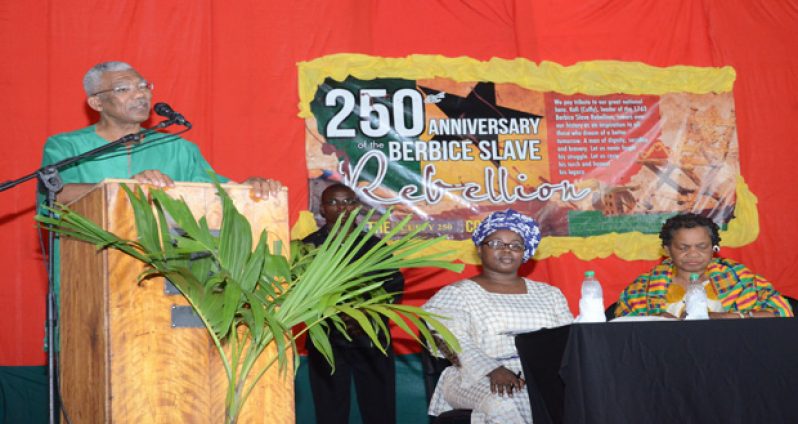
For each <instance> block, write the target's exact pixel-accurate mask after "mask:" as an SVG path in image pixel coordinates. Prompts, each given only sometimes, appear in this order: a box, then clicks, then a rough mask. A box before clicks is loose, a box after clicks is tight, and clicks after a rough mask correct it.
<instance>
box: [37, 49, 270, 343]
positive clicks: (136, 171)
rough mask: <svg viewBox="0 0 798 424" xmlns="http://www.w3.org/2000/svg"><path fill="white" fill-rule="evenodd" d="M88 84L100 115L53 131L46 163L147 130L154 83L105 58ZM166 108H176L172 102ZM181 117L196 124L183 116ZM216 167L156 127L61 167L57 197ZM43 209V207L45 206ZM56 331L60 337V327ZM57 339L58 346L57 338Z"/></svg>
mask: <svg viewBox="0 0 798 424" xmlns="http://www.w3.org/2000/svg"><path fill="white" fill-rule="evenodd" d="M83 88H84V90H85V91H86V96H87V99H86V102H87V103H88V105H89V107H91V108H92V109H93V110H95V111H97V112H98V113H99V114H100V120H99V121H97V123H95V124H94V125H90V126H88V127H86V128H83V129H80V130H77V131H73V132H68V133H63V134H58V135H55V136H52V137H50V138H49V139H48V140H47V142H46V143H45V145H44V155H43V159H42V167H45V166H48V165H51V164H54V163H57V162H59V161H61V160H63V159H67V158H71V157H73V156H77V155H79V154H81V153H84V152H88V151H90V150H92V149H95V148H97V147H100V146H102V145H104V144H105V143H110V142H112V141H115V140H118V139H120V138H122V137H123V136H126V135H128V134H136V133H138V132H139V131H140V130H142V127H141V123H142V122H144V121H146V120H147V119H148V118H149V116H150V108H151V102H152V89H153V84H152V83H151V82H149V81H147V80H145V79H144V78H142V76H141V75H139V73H138V72H136V70H135V69H133V67H131V66H130V65H128V64H127V63H124V62H104V63H100V64H97V65H95V66H94V67H92V68H91V69H89V72H87V73H86V76H85V77H83ZM166 109H168V112H171V113H173V114H174V112H173V111H171V110H169V109H171V108H169V107H168V106H166ZM175 115H177V114H175ZM177 116H179V115H177ZM181 120H182V121H181ZM176 121H178V123H183V124H186V125H187V126H188V125H190V124H188V123H187V122H186V121H185V119H183V117H182V116H179V120H177V119H176ZM211 169H212V168H211V166H210V165H209V164H208V162H207V161H206V160H205V158H204V157H202V154H201V153H200V151H199V148H197V146H196V145H194V143H191V142H189V141H187V140H185V139H183V138H181V137H179V136H176V135H172V134H166V133H151V134H149V135H147V136H146V137H145V138H144V139H142V140H140V141H138V142H135V143H129V144H123V145H120V146H117V148H115V149H112V150H110V151H105V152H103V153H100V154H99V155H98V156H94V157H88V158H85V159H83V160H81V161H79V162H76V163H74V164H72V165H70V166H67V167H65V168H63V169H61V170H60V176H61V180H62V181H63V183H64V184H65V186H64V189H63V190H62V191H61V192H60V193H58V196H57V200H58V201H59V202H60V203H68V202H70V201H72V200H75V199H76V198H78V197H80V196H81V195H82V194H84V193H86V192H88V191H89V190H90V189H91V187H92V186H93V185H94V184H97V183H99V182H100V181H102V180H104V179H106V178H123V179H134V180H136V181H138V182H140V183H144V184H150V185H152V186H155V187H158V188H165V187H171V186H173V185H174V182H175V181H191V182H211V178H210V176H209V175H208V173H207V171H208V170H211ZM219 179H220V181H222V182H227V181H229V180H228V179H227V178H224V177H221V176H220V178H219ZM244 184H246V185H249V186H251V187H252V196H253V197H254V198H260V199H267V198H268V197H269V195H270V194H276V193H277V192H278V191H279V190H280V188H281V187H282V184H280V182H278V181H275V180H271V179H265V178H260V177H251V178H249V179H247V180H246V181H244ZM45 196H46V193H45V191H44V189H43V188H42V187H40V188H39V192H38V196H37V204H38V205H39V207H41V205H42V204H44V201H45ZM40 213H43V212H42V211H41V209H40ZM59 251H60V249H59V245H58V243H56V244H55V246H54V247H53V252H51V254H52V255H53V256H54V258H55V261H54V269H53V273H54V275H53V277H54V281H55V288H54V289H55V294H56V297H55V298H56V305H60V300H59V295H58V294H59V293H60V268H61V267H60V261H59V258H60V255H59ZM56 311H58V306H56ZM56 314H57V312H56ZM55 334H56V337H57V335H58V331H56V332H55ZM55 344H56V346H58V342H57V341H56V343H55Z"/></svg>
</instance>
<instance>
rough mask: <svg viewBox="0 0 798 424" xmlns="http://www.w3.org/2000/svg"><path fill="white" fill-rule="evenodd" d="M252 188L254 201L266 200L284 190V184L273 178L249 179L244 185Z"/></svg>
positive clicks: (251, 192) (251, 193)
mask: <svg viewBox="0 0 798 424" xmlns="http://www.w3.org/2000/svg"><path fill="white" fill-rule="evenodd" d="M243 184H245V185H248V186H250V187H252V190H251V191H250V195H251V196H252V198H253V199H260V200H266V199H268V198H269V197H270V196H276V195H277V193H279V192H280V189H282V188H283V183H281V182H279V181H277V180H273V179H271V178H261V177H249V178H247V179H246V180H245V181H244V183H243Z"/></svg>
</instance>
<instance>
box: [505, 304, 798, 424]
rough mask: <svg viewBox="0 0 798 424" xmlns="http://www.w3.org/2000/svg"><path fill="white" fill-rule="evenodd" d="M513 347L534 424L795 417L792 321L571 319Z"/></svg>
mask: <svg viewBox="0 0 798 424" xmlns="http://www.w3.org/2000/svg"><path fill="white" fill-rule="evenodd" d="M516 346H517V347H518V352H519V354H520V356H521V363H522V365H523V367H524V374H525V375H526V377H527V381H528V384H529V397H530V402H531V403H532V411H533V418H534V422H535V424H546V423H560V422H564V423H568V424H572V423H609V424H618V423H729V424H733V423H746V424H750V423H798V319H793V318H769V319H745V320H715V321H655V322H617V323H615V322H610V323H601V324H574V325H569V326H565V327H560V328H555V329H546V330H540V331H535V332H531V333H526V334H521V335H519V336H517V337H516Z"/></svg>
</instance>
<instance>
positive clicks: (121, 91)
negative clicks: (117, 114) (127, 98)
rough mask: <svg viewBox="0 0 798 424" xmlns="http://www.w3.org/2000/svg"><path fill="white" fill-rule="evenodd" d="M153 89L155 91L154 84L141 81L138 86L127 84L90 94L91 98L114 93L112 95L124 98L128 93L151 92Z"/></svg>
mask: <svg viewBox="0 0 798 424" xmlns="http://www.w3.org/2000/svg"><path fill="white" fill-rule="evenodd" d="M153 89H155V84H153V83H151V82H149V81H141V82H140V83H138V84H129V83H128V84H122V85H117V86H116V87H113V88H109V89H107V90H102V91H98V92H96V93H94V94H92V96H98V95H100V94H104V93H114V95H117V96H124V95H126V94H128V93H131V92H133V90H141V91H152V90H153Z"/></svg>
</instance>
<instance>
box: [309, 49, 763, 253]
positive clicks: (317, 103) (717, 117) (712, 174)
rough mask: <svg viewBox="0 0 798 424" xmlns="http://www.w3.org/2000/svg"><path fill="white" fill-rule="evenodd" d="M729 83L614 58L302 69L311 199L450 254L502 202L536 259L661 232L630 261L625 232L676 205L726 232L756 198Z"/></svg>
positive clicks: (653, 245)
mask: <svg viewBox="0 0 798 424" xmlns="http://www.w3.org/2000/svg"><path fill="white" fill-rule="evenodd" d="M733 81H734V71H733V70H731V69H730V68H721V69H716V68H691V67H674V68H654V67H650V66H646V65H641V64H630V63H621V62H590V63H584V64H579V65H576V66H574V67H570V68H566V67H561V66H559V65H556V64H547V63H544V64H541V65H540V66H538V65H535V64H534V63H531V62H527V61H523V60H515V61H499V60H493V61H491V62H476V61H473V60H470V59H464V58H460V59H446V58H440V57H429V56H414V57H410V58H407V59H384V58H373V57H367V56H356V55H336V56H331V57H325V58H321V59H317V60H316V61H313V62H308V63H303V64H300V84H301V87H300V91H301V93H300V94H301V97H302V105H301V107H302V115H303V116H304V117H305V119H306V128H307V132H306V134H307V137H306V149H307V150H306V151H307V153H306V154H307V164H308V169H309V173H310V176H311V188H312V189H311V193H312V199H311V205H313V204H315V203H317V202H318V194H319V193H320V191H321V190H322V189H323V188H324V187H325V186H326V184H327V183H328V182H330V181H340V182H343V183H345V184H347V185H349V186H351V187H356V189H357V191H358V194H359V196H360V198H361V199H362V200H363V201H364V203H366V204H367V205H368V206H370V207H375V208H379V209H386V208H387V207H393V214H394V217H395V219H401V218H402V217H404V216H405V215H407V214H411V215H412V216H413V221H412V225H411V226H410V228H413V227H414V226H416V225H421V224H422V223H424V222H426V223H428V227H427V229H426V230H425V231H426V235H429V236H437V235H445V236H446V237H447V238H448V239H450V240H452V243H455V244H454V245H455V246H457V242H458V241H465V240H467V239H468V238H469V236H470V233H471V231H473V229H474V228H475V226H476V224H477V223H478V222H479V221H480V220H481V219H482V218H483V217H484V216H485V215H487V214H488V213H490V212H491V211H494V210H500V209H506V208H508V207H511V208H514V209H516V210H519V211H522V212H524V213H526V214H528V215H530V216H533V217H535V218H536V219H537V220H538V221H539V222H540V223H541V226H542V230H543V235H544V237H545V236H549V237H546V238H544V240H546V241H547V242H548V243H544V245H543V246H542V247H541V249H542V250H544V252H543V256H547V255H551V254H558V253H562V252H563V251H567V250H574V251H578V252H581V253H582V256H587V257H595V256H600V255H605V254H607V250H606V248H599V249H596V248H595V246H597V245H599V246H601V245H605V244H606V240H607V238H606V237H607V236H611V237H612V239H613V240H614V245H615V246H614V247H612V248H611V249H612V250H611V251H610V252H609V253H616V254H621V256H623V257H627V258H629V259H632V258H644V257H651V256H652V254H653V256H656V255H657V254H658V253H659V251H658V243H657V241H656V237H654V236H650V237H648V238H644V239H645V240H647V242H646V243H636V245H637V246H638V247H637V248H636V250H635V251H628V252H624V251H623V248H624V246H625V243H624V242H623V238H624V237H623V236H624V235H625V236H626V237H629V236H630V235H631V236H634V237H639V236H640V234H641V233H642V234H654V233H657V232H658V231H659V228H660V227H661V224H662V222H663V221H664V220H665V219H667V218H668V217H670V216H672V215H673V214H674V213H678V212H682V211H692V212H697V213H702V214H705V215H707V216H710V217H712V218H713V219H714V220H715V221H716V222H718V223H719V224H720V225H722V226H724V227H726V226H727V225H728V224H729V222H730V220H731V219H732V218H733V217H734V216H735V215H736V210H737V209H740V208H741V206H745V205H744V204H745V203H746V202H749V198H750V197H751V196H750V194H749V193H747V191H746V190H745V186H744V184H743V183H742V182H741V180H739V181H740V182H739V184H738V179H739V174H740V172H739V160H738V147H737V131H736V125H735V116H734V98H733V95H732V91H731V87H732V84H733ZM750 202H751V203H753V201H750ZM741 204H742V205H741ZM754 215H755V213H754ZM746 227H750V225H746ZM380 230H381V231H388V230H389V228H382V229H380ZM618 236H622V237H621V238H620V239H618ZM734 238H735V237H732V239H734ZM740 238H742V239H745V238H746V236H744V235H741V236H738V237H737V239H738V241H739V239H740ZM748 238H750V236H749V237H748ZM558 240H559V241H560V243H557V241H558ZM727 244H728V243H727ZM547 245H548V246H547ZM591 245H593V246H594V247H589V246H591ZM569 246H570V247H569ZM585 249H587V250H585ZM591 249H592V250H591ZM655 251H656V253H654V252H655Z"/></svg>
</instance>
